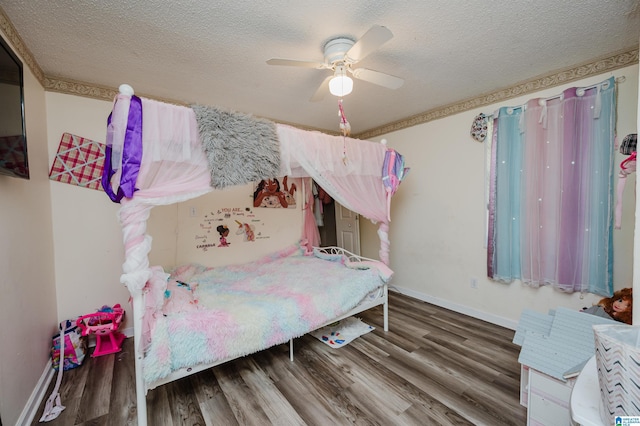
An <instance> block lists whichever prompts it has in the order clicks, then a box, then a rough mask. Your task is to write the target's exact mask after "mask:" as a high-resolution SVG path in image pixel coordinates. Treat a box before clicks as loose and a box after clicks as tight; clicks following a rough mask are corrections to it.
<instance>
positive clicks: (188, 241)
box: [147, 181, 302, 270]
mask: <svg viewBox="0 0 640 426" xmlns="http://www.w3.org/2000/svg"><path fill="white" fill-rule="evenodd" d="M296 187H297V188H300V187H301V185H300V182H299V181H298V182H296ZM253 190H254V188H253V185H251V184H249V185H242V186H238V187H233V188H226V189H224V190H221V191H212V192H210V193H208V194H205V195H203V196H201V197H199V198H196V199H192V200H189V201H185V202H183V203H179V204H177V205H173V206H160V207H154V208H153V210H151V215H150V218H149V221H148V223H147V233H148V234H149V235H151V236H152V238H153V248H152V249H151V253H150V254H149V260H150V262H151V264H152V265H161V266H163V267H164V268H165V270H169V269H171V268H172V267H174V266H177V265H182V264H185V263H190V262H195V263H200V264H202V265H206V266H220V265H229V264H237V263H244V262H249V261H252V260H255V259H258V258H260V257H262V256H264V255H266V254H269V253H272V252H274V251H276V250H278V249H281V248H284V247H287V246H290V245H292V244H295V243H297V242H299V241H300V238H301V235H302V210H301V208H300V205H301V202H300V200H301V196H300V190H298V191H297V192H296V196H297V205H296V208H288V209H282V208H254V207H253V205H252V202H253V198H252V195H253ZM236 221H238V222H240V223H248V224H250V225H251V226H253V227H254V234H255V241H253V242H249V241H245V240H244V235H243V234H238V233H237V231H238V228H239V226H238V224H237V223H236ZM218 225H226V226H227V227H228V228H229V231H230V232H229V236H228V237H227V238H226V240H227V242H229V243H230V245H229V247H218V244H219V238H220V235H219V233H218V232H217V231H216V227H217V226H218Z"/></svg>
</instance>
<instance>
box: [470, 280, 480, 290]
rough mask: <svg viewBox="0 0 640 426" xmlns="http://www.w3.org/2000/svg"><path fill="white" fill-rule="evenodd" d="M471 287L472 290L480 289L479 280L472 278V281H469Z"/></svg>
mask: <svg viewBox="0 0 640 426" xmlns="http://www.w3.org/2000/svg"><path fill="white" fill-rule="evenodd" d="M469 285H470V286H471V288H475V289H477V288H478V279H477V278H471V280H470V281H469Z"/></svg>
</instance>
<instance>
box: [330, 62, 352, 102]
mask: <svg viewBox="0 0 640 426" xmlns="http://www.w3.org/2000/svg"><path fill="white" fill-rule="evenodd" d="M352 90H353V80H352V79H351V78H350V77H349V76H347V71H346V69H345V68H344V67H343V66H339V67H337V68H336V72H335V74H334V76H333V78H332V79H331V80H330V81H329V92H331V94H332V95H333V96H346V95H348V94H349V93H351V91H352Z"/></svg>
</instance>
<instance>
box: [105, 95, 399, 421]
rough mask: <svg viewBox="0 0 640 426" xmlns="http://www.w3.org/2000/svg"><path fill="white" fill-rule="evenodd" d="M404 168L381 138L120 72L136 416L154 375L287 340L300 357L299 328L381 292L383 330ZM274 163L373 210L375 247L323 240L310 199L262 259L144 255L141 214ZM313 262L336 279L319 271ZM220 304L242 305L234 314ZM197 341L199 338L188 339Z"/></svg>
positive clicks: (117, 180) (112, 119)
mask: <svg viewBox="0 0 640 426" xmlns="http://www.w3.org/2000/svg"><path fill="white" fill-rule="evenodd" d="M143 116H144V119H143ZM406 170H407V169H404V163H403V161H402V156H401V155H400V154H398V153H396V152H395V151H394V150H392V149H388V148H387V147H386V146H385V144H379V143H373V142H369V141H361V140H357V139H353V138H348V137H342V136H330V135H326V134H322V133H319V132H313V131H305V130H300V129H297V128H294V127H290V126H286V125H280V124H276V123H273V122H270V121H268V120H262V119H257V118H254V117H251V116H248V115H244V114H239V113H235V112H227V111H221V110H218V109H216V108H211V107H203V106H193V107H185V106H177V105H171V104H167V103H163V102H158V101H154V100H150V99H144V98H139V97H137V96H135V95H134V93H133V89H132V88H131V87H130V86H128V85H122V86H121V87H120V93H119V94H118V95H117V96H116V99H115V102H114V106H113V111H112V113H111V115H110V116H109V120H108V126H107V141H106V159H105V168H104V174H103V178H102V185H103V188H104V189H105V192H106V193H107V194H108V195H109V197H110V198H111V199H112V200H113V201H115V202H119V203H120V204H121V208H120V210H119V213H118V218H119V220H120V223H121V225H122V229H123V239H124V246H125V261H124V264H123V272H124V273H123V274H122V276H121V282H122V283H123V284H125V286H126V287H127V289H128V290H129V292H130V293H131V296H132V300H133V302H132V304H133V322H134V337H135V369H136V392H137V407H138V424H140V425H145V424H146V420H147V413H146V392H147V391H148V390H149V389H153V388H154V387H156V386H158V385H161V384H164V383H168V382H170V381H172V380H176V379H178V378H181V377H184V376H186V375H189V374H193V373H195V372H198V371H202V370H204V369H207V368H210V367H212V366H214V365H218V364H221V363H223V362H226V361H229V360H231V359H235V358H238V357H240V356H244V355H247V354H249V353H253V352H256V351H258V350H261V349H265V348H268V347H270V346H273V345H276V344H281V343H285V342H287V341H289V343H290V354H291V357H293V345H292V342H293V340H292V339H293V338H294V337H299V336H301V335H303V334H305V333H308V332H310V331H313V330H315V329H318V328H320V327H322V326H324V325H326V324H328V323H331V322H333V321H336V320H338V319H341V318H345V317H347V316H350V315H353V314H355V313H358V312H362V311H363V310H366V309H369V308H371V307H374V306H379V305H383V313H384V329H385V331H386V330H388V307H387V303H388V301H387V282H388V280H389V279H390V277H391V275H392V274H393V272H392V271H391V270H390V269H389V268H388V266H387V265H388V263H389V240H388V236H387V232H388V224H389V222H390V217H389V203H390V199H391V195H393V193H394V192H395V190H396V188H397V186H398V185H399V183H400V181H401V180H402V177H403V176H404V173H405V172H406ZM276 176H289V177H291V178H302V182H303V191H302V192H303V198H304V197H305V195H304V194H305V193H306V194H307V195H306V196H307V200H308V198H309V196H311V197H312V194H311V191H310V182H311V179H313V180H315V181H316V182H317V183H318V184H319V185H320V186H321V187H322V188H324V189H325V191H326V192H327V193H328V194H329V195H331V196H332V197H333V198H334V199H335V200H336V201H337V202H339V203H340V204H342V205H343V206H345V207H346V208H348V209H350V210H352V211H355V212H356V213H359V214H361V215H363V216H365V217H367V218H369V219H370V220H371V221H373V222H374V223H378V224H379V229H378V235H379V237H380V241H381V247H380V251H379V256H380V259H381V260H380V261H378V260H373V259H367V258H363V257H360V256H355V255H353V254H351V253H348V252H346V251H345V250H343V249H339V248H328V249H327V248H325V249H319V248H317V247H315V246H317V245H318V243H319V240H318V231H317V227H316V226H315V222H314V221H313V220H314V218H313V212H312V211H311V209H304V208H303V209H302V214H303V215H304V221H303V222H304V224H305V226H304V229H303V231H302V238H301V242H300V244H298V245H295V246H293V247H288V248H285V249H280V250H278V251H276V252H274V253H272V254H271V255H269V256H266V257H264V258H262V259H259V260H258V261H256V262H252V263H250V264H244V265H230V266H228V267H218V268H208V267H205V266H201V265H195V264H191V265H183V266H180V267H177V268H175V269H174V270H173V272H172V274H167V273H165V271H164V270H163V269H162V267H159V266H153V267H151V266H150V265H149V259H148V254H149V252H150V250H151V237H150V236H149V235H147V234H146V221H147V219H148V218H149V214H150V210H151V209H152V208H153V207H154V206H158V205H167V204H173V203H178V202H183V201H186V200H188V199H191V198H195V197H198V196H200V195H203V194H205V193H208V192H210V191H212V190H215V189H223V188H226V187H228V186H232V185H241V184H247V183H251V182H258V181H260V180H262V179H269V178H273V177H276ZM305 186H306V191H305V190H304V188H305ZM310 204H311V202H309V203H308V205H310ZM285 264H286V266H285ZM318 268H319V269H318ZM275 270H279V271H284V272H282V273H281V274H280V275H276V274H275V273H274V271H275ZM296 271H298V272H296ZM300 271H302V272H300ZM313 271H316V272H315V273H314V272H313ZM317 271H322V273H320V272H317ZM298 273H302V275H298ZM282 274H284V275H282ZM305 274H306V275H305ZM314 275H315V276H317V277H322V278H324V277H329V278H330V279H325V280H323V281H322V282H318V281H313V280H312V276H314ZM328 281H331V282H333V283H334V284H333V287H332V290H331V291H332V292H333V294H341V295H342V294H343V293H344V298H338V297H336V298H335V299H336V303H337V305H336V306H329V305H328V304H327V301H326V300H324V299H322V300H321V299H320V298H321V295H320V293H323V292H324V293H326V292H327V289H328V288H329V287H327V285H328V284H327V282H328ZM294 282H297V283H298V284H303V286H302V287H299V286H296V285H293V284H294ZM283 283H284V284H283ZM314 289H315V290H318V289H319V290H320V291H315V293H314ZM167 294H172V295H174V296H175V297H173V296H172V297H170V298H167ZM239 294H241V295H240V296H238V295H239ZM325 299H326V297H325ZM332 299H333V298H332ZM338 299H340V300H338ZM225 305H227V306H228V305H233V306H234V308H235V309H234V311H236V312H245V313H246V315H238V316H234V312H232V311H225V310H224V306H225ZM258 305H261V307H264V306H266V307H267V309H266V310H260V309H258ZM274 306H276V307H274ZM194 324H196V325H194ZM265 326H269V327H271V328H269V329H265ZM260 327H262V328H260ZM215 333H218V334H215ZM179 336H180V337H179ZM256 336H257V337H256ZM196 340H197V341H198V342H197V343H196V344H199V345H200V346H197V347H194V346H186V344H185V342H186V341H196ZM214 342H215V343H214ZM238 342H245V343H243V344H242V345H239V344H238ZM246 343H248V344H246ZM190 344H191V343H190ZM186 354H188V355H186ZM193 354H201V356H199V357H195V356H192V355H193Z"/></svg>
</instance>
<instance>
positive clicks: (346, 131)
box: [338, 99, 351, 165]
mask: <svg viewBox="0 0 640 426" xmlns="http://www.w3.org/2000/svg"><path fill="white" fill-rule="evenodd" d="M338 116H339V117H340V130H342V162H343V163H344V164H345V165H346V164H347V136H349V135H350V134H351V124H349V122H348V121H347V116H346V115H344V108H343V107H342V99H340V100H338Z"/></svg>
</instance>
